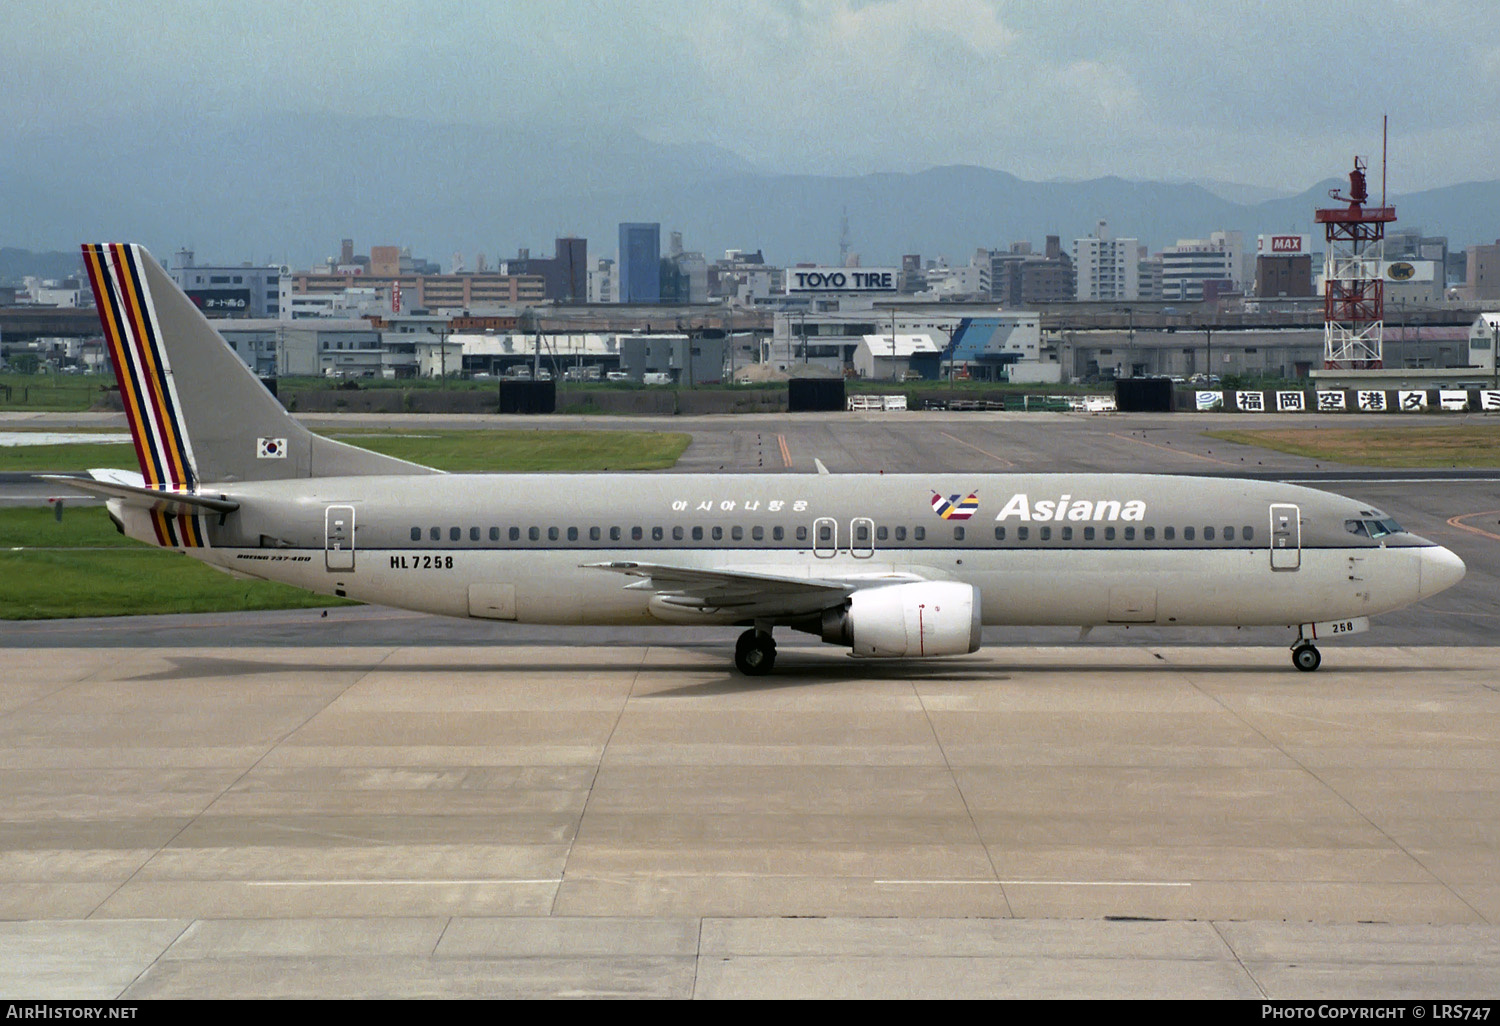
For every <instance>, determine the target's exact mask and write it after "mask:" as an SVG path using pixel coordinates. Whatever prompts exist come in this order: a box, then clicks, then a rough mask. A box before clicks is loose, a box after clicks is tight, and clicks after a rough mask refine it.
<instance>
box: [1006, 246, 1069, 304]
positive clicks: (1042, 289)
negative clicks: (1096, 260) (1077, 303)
mask: <svg viewBox="0 0 1500 1026" xmlns="http://www.w3.org/2000/svg"><path fill="white" fill-rule="evenodd" d="M990 296H991V297H992V298H993V299H994V300H995V301H996V302H997V303H999V304H1000V305H1001V306H1005V307H1023V306H1032V305H1034V304H1037V303H1063V302H1067V301H1069V300H1071V299H1072V298H1073V261H1072V259H1071V258H1069V256H1068V254H1066V253H1064V252H1063V251H1062V244H1061V242H1060V240H1059V238H1058V236H1056V235H1049V236H1047V246H1046V249H1045V251H1044V252H1042V253H1033V252H1032V250H1031V243H1030V242H1013V243H1011V245H1010V249H1009V250H1008V251H1007V252H1000V251H998V250H995V251H991V253H990Z"/></svg>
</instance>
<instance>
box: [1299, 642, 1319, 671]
mask: <svg viewBox="0 0 1500 1026" xmlns="http://www.w3.org/2000/svg"><path fill="white" fill-rule="evenodd" d="M1322 663H1323V655H1322V653H1321V652H1319V651H1318V650H1317V649H1316V648H1314V647H1313V646H1312V645H1298V646H1297V647H1296V648H1294V649H1292V665H1293V666H1295V667H1296V668H1297V669H1299V670H1301V671H1303V672H1304V673H1311V672H1312V671H1314V670H1316V669H1317V668H1318V667H1319V666H1321V665H1322Z"/></svg>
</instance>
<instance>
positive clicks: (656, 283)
mask: <svg viewBox="0 0 1500 1026" xmlns="http://www.w3.org/2000/svg"><path fill="white" fill-rule="evenodd" d="M616 267H617V268H618V269H619V271H618V273H619V285H620V288H619V293H618V298H617V299H616V302H620V303H659V302H661V224H660V223H659V222H656V221H650V222H640V221H625V222H621V224H620V259H619V263H618V264H616Z"/></svg>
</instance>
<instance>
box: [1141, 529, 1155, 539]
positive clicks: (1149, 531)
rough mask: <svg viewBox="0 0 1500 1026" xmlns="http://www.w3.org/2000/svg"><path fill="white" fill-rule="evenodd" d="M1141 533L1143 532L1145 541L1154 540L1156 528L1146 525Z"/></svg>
mask: <svg viewBox="0 0 1500 1026" xmlns="http://www.w3.org/2000/svg"><path fill="white" fill-rule="evenodd" d="M1143 533H1144V534H1145V536H1146V540H1147V541H1156V528H1154V527H1148V528H1146V530H1145V531H1144V532H1143Z"/></svg>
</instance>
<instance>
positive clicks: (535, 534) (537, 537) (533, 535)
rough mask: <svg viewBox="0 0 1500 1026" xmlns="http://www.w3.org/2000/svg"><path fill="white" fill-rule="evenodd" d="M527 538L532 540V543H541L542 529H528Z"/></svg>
mask: <svg viewBox="0 0 1500 1026" xmlns="http://www.w3.org/2000/svg"><path fill="white" fill-rule="evenodd" d="M526 537H528V538H530V539H531V540H532V541H541V540H542V529H541V528H540V527H528V528H527V529H526Z"/></svg>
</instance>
